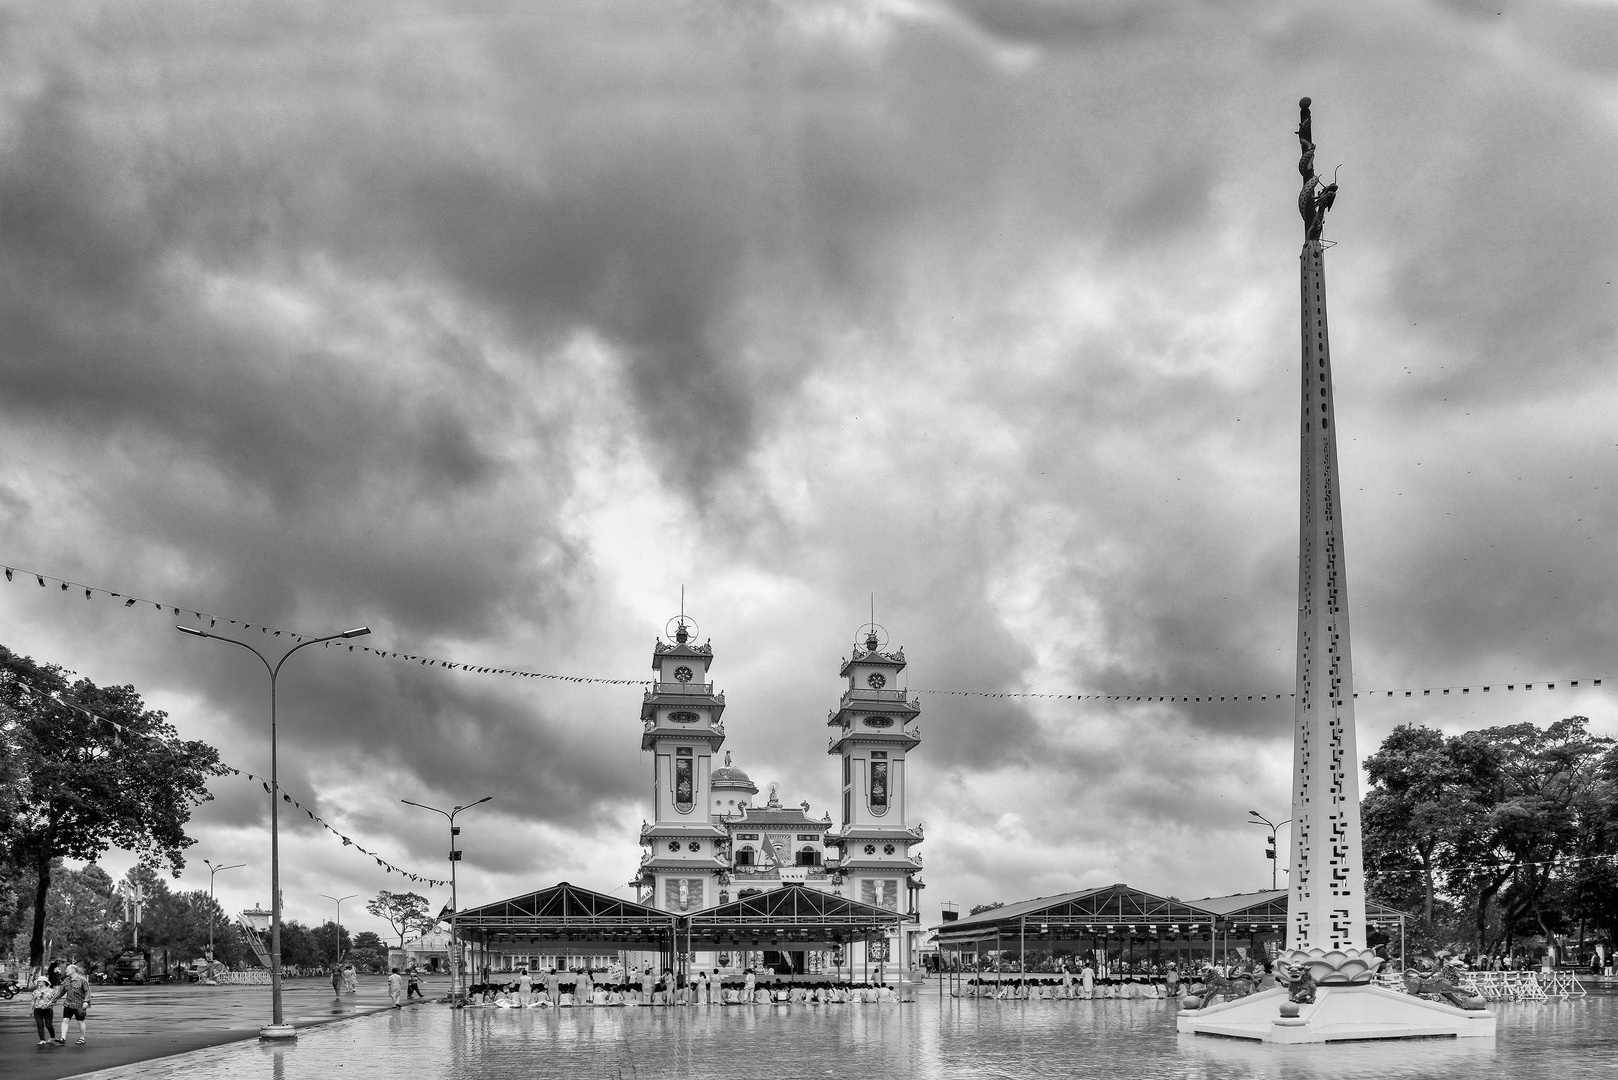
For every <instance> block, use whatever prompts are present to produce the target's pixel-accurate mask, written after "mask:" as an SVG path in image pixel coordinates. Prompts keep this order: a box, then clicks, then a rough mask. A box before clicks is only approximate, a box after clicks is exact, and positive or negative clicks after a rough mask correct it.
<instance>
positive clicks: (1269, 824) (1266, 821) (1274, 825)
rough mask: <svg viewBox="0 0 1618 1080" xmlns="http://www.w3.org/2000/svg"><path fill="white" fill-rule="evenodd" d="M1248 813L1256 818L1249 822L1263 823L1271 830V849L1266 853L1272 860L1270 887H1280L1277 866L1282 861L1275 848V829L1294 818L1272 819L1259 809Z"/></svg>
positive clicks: (1254, 823) (1252, 823) (1250, 823)
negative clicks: (1277, 882)
mask: <svg viewBox="0 0 1618 1080" xmlns="http://www.w3.org/2000/svg"><path fill="white" fill-rule="evenodd" d="M1247 813H1248V814H1249V815H1250V816H1252V817H1253V818H1255V819H1256V820H1254V821H1249V822H1248V824H1249V825H1263V826H1264V827H1265V828H1267V829H1269V830H1270V850H1269V851H1267V852H1265V855H1266V856H1267V857H1268V858H1269V860H1270V888H1271V889H1272V890H1273V889H1275V888H1277V887H1278V886H1277V884H1276V880H1277V866H1278V864H1279V862H1280V859H1279V857H1278V856H1277V854H1276V848H1275V830H1277V829H1279V828H1280V827H1281V826H1283V825H1285V824H1286V823H1287V822H1289V821H1291V820H1292V819H1291V818H1286V819H1284V820H1282V821H1271V820H1270V819H1269V818H1267V817H1265V816H1264V815H1263V814H1261V813H1259V812H1258V811H1257V810H1249V811H1248V812H1247Z"/></svg>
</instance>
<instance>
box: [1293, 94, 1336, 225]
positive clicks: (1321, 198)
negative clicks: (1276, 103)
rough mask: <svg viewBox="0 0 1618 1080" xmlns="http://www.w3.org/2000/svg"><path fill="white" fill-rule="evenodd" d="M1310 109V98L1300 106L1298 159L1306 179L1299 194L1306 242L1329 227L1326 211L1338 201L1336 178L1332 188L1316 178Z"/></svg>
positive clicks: (1333, 175)
mask: <svg viewBox="0 0 1618 1080" xmlns="http://www.w3.org/2000/svg"><path fill="white" fill-rule="evenodd" d="M1309 105H1310V101H1309V99H1308V98H1302V99H1300V100H1299V102H1298V149H1299V150H1300V151H1301V152H1302V153H1301V156H1300V157H1299V158H1298V174H1299V175H1300V176H1302V177H1303V190H1302V191H1299V192H1298V213H1299V215H1301V216H1302V217H1303V236H1304V239H1305V240H1319V239H1320V230H1321V229H1322V228H1323V227H1324V226H1325V224H1326V211H1328V210H1330V209H1331V208H1332V204H1333V203H1334V202H1336V201H1337V174H1336V173H1335V172H1333V173H1332V182H1331V183H1329V184H1323V183H1321V181H1320V177H1319V176H1317V175H1315V143H1314V123H1313V119H1312V118H1311V117H1310V115H1309ZM1341 167H1342V166H1338V168H1341Z"/></svg>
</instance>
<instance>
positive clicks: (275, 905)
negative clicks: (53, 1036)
mask: <svg viewBox="0 0 1618 1080" xmlns="http://www.w3.org/2000/svg"><path fill="white" fill-rule="evenodd" d="M174 629H176V630H178V631H179V632H180V633H182V634H190V635H191V636H192V637H200V638H212V639H213V640H215V641H228V642H230V643H231V644H232V645H240V646H241V647H242V648H244V649H246V650H247V651H248V652H250V653H252V654H253V655H254V656H256V657H258V658H259V660H260V661H262V662H263V664H264V670H265V671H267V672H269V673H270V1026H269V1027H266V1028H260V1029H259V1033H258V1036H259V1038H261V1039H295V1038H297V1032H296V1031H295V1030H293V1027H292V1025H291V1024H288V1023H286V1021H285V1020H284V1019H283V1016H282V1012H281V811H280V806H281V797H280V796H281V786H280V784H279V783H277V782H276V777H277V772H276V755H275V683H276V678H277V677H278V676H279V675H280V674H281V665H283V664H285V663H286V662H287V659H288V658H289V657H291V656H292V654H293V653H295V652H297V651H298V650H299V649H302V648H304V647H306V646H309V645H319V644H320V643H321V642H323V641H336V640H338V639H339V638H357V637H364V636H365V635H366V634H369V633H370V632H371V628H370V627H368V626H359V627H355V628H354V629H353V630H345V631H343V632H342V633H341V634H328V635H327V636H325V637H319V638H312V639H310V640H309V641H300V642H299V643H298V644H296V645H294V646H292V648H290V649H288V650H287V651H286V652H285V653H283V654H281V659H279V660H277V661H276V662H275V663H274V664H271V663H270V661H269V659H268V658H267V657H266V656H265V655H264V654H263V653H261V652H259V651H258V650H257V649H255V648H253V646H251V645H249V644H248V643H247V642H245V641H237V640H236V639H235V638H228V637H220V636H219V635H218V634H210V633H208V632H207V631H206V630H198V629H196V628H195V627H191V626H176V627H175V628H174Z"/></svg>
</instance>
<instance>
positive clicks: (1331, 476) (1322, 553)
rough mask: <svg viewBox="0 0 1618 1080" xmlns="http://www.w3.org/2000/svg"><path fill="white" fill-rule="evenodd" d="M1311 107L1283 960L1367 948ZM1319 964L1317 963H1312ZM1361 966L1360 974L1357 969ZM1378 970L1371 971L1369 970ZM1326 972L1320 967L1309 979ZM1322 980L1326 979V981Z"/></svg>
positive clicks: (1304, 132)
mask: <svg viewBox="0 0 1618 1080" xmlns="http://www.w3.org/2000/svg"><path fill="white" fill-rule="evenodd" d="M1311 127H1312V125H1311V120H1310V114H1309V99H1308V98H1305V99H1304V100H1303V101H1302V102H1301V103H1300V116H1299V124H1298V141H1299V144H1300V147H1301V149H1302V157H1301V158H1300V160H1299V162H1298V171H1299V172H1300V173H1301V174H1302V175H1303V181H1304V184H1303V190H1302V191H1301V192H1300V193H1299V196H1298V209H1299V212H1300V213H1301V214H1302V215H1303V219H1304V242H1303V253H1302V255H1301V256H1300V260H1301V261H1300V266H1299V277H1300V279H1301V280H1300V285H1301V289H1300V292H1301V298H1302V316H1303V318H1302V330H1303V364H1302V367H1303V372H1302V374H1303V392H1302V395H1301V404H1302V409H1301V412H1302V415H1301V417H1300V419H1299V437H1300V439H1301V449H1302V453H1301V455H1300V461H1299V471H1300V476H1299V480H1300V484H1301V492H1300V500H1299V508H1298V509H1299V523H1298V670H1297V685H1296V687H1295V697H1294V703H1295V709H1296V713H1295V716H1296V725H1297V726H1296V729H1295V731H1294V733H1293V750H1292V764H1293V769H1292V781H1293V789H1292V822H1293V824H1292V880H1291V882H1290V885H1289V888H1290V889H1291V892H1292V896H1291V900H1290V902H1289V904H1288V917H1287V946H1288V958H1289V959H1290V960H1292V961H1293V962H1304V961H1306V960H1308V959H1309V958H1310V957H1311V956H1320V955H1321V954H1323V953H1333V952H1336V953H1342V954H1344V956H1345V959H1346V958H1349V957H1357V955H1358V954H1359V953H1360V952H1362V951H1364V949H1365V875H1364V870H1363V868H1362V864H1361V857H1360V798H1359V755H1358V753H1357V752H1356V749H1355V739H1354V668H1353V652H1352V650H1351V648H1350V646H1349V635H1348V567H1347V564H1346V562H1345V561H1344V552H1343V514H1342V502H1341V499H1340V497H1339V489H1338V481H1337V423H1336V416H1335V408H1334V403H1333V401H1332V375H1331V343H1330V338H1329V335H1328V334H1327V321H1326V270H1325V251H1324V245H1323V244H1322V242H1321V239H1320V231H1321V226H1322V225H1323V224H1324V222H1325V217H1326V211H1327V210H1328V209H1330V208H1331V205H1332V202H1333V200H1334V199H1335V198H1336V194H1337V185H1336V184H1335V183H1334V184H1331V185H1323V184H1322V183H1321V181H1320V179H1319V177H1318V176H1316V175H1315V169H1314V158H1315V148H1314V142H1313V140H1312V131H1311ZM1310 966H1315V965H1310ZM1353 966H1355V967H1358V965H1353ZM1369 966H1370V967H1374V966H1375V964H1374V963H1372V964H1370V965H1369ZM1324 975H1327V973H1326V972H1325V971H1324V970H1320V971H1318V973H1317V976H1316V977H1317V978H1319V977H1320V976H1324ZM1327 977H1328V978H1329V977H1330V976H1327Z"/></svg>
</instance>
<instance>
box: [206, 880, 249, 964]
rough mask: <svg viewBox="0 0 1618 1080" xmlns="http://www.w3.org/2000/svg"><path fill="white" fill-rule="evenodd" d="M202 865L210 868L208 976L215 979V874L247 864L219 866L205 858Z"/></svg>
mask: <svg viewBox="0 0 1618 1080" xmlns="http://www.w3.org/2000/svg"><path fill="white" fill-rule="evenodd" d="M202 865H203V866H206V867H207V868H208V978H209V980H210V981H211V980H212V979H213V909H214V900H213V879H214V875H215V874H218V873H220V872H222V871H225V870H240V869H241V868H242V867H244V866H246V865H247V864H246V863H231V864H230V865H229V866H219V865H216V864H215V863H212V862H209V861H208V860H207V859H203V860H202Z"/></svg>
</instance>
